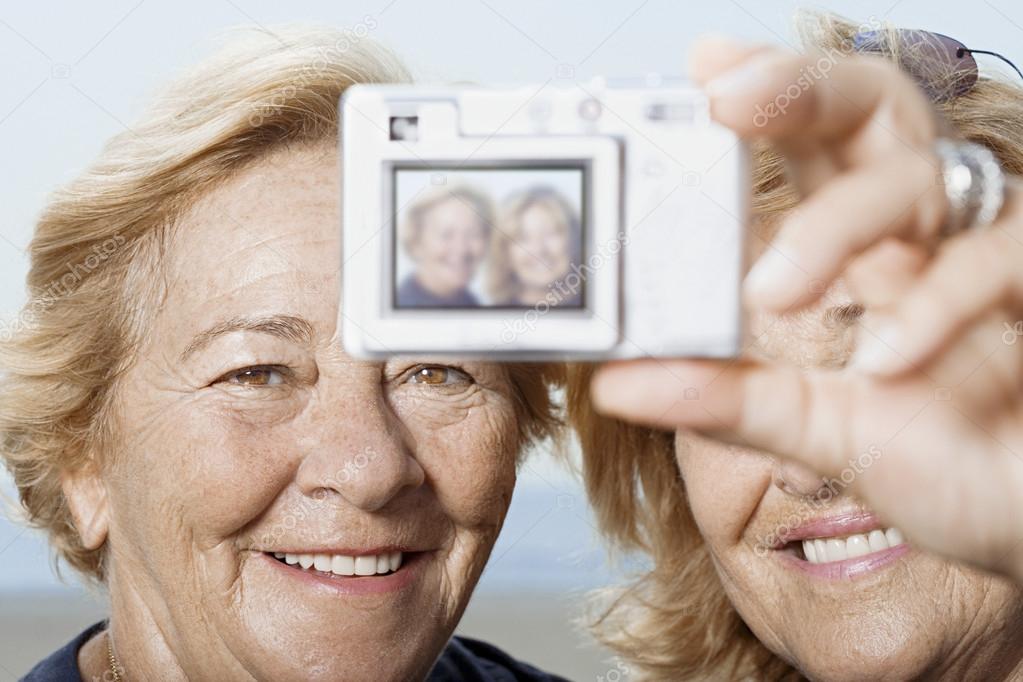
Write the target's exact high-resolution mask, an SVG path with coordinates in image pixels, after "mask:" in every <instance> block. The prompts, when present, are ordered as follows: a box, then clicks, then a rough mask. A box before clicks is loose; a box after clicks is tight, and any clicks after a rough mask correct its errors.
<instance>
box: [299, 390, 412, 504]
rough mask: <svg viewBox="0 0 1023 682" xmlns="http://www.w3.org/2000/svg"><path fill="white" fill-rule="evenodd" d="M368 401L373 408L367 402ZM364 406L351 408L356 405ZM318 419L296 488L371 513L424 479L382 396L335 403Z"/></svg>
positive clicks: (301, 466) (399, 424) (300, 469)
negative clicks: (314, 436) (331, 497)
mask: <svg viewBox="0 0 1023 682" xmlns="http://www.w3.org/2000/svg"><path fill="white" fill-rule="evenodd" d="M367 402H369V403H370V404H369V405H366V403H367ZM360 403H361V404H363V405H366V406H365V407H360V408H356V409H353V407H352V406H353V405H359V404H360ZM334 407H335V409H333V410H331V411H330V412H331V414H323V415H322V416H321V417H320V418H318V419H317V422H318V428H315V429H314V431H316V432H317V433H319V434H321V435H320V437H317V438H314V439H311V440H312V441H314V442H312V443H310V445H311V447H310V448H309V451H308V454H306V456H305V457H304V458H303V460H302V462H301V464H300V465H299V469H298V473H297V475H296V478H297V482H298V485H299V487H300V489H301V490H302V492H303V493H304V494H305V495H308V496H310V497H317V498H323V496H325V495H326V496H337V497H340V498H342V499H344V500H345V501H346V502H347V503H348V504H351V505H352V506H354V507H356V508H358V509H361V510H363V511H367V512H375V511H379V510H381V509H383V508H384V507H386V506H387V505H388V504H389V503H390V502H391V501H392V500H395V499H396V498H397V497H399V495H400V494H401V493H402V491H407V490H412V489H415V488H418V487H419V486H421V485H422V484H423V482H424V481H425V479H426V474H425V472H424V471H423V468H422V467H421V466H420V464H419V462H418V461H417V460H416V459H415V457H413V454H412V452H411V450H410V449H409V447H408V445H407V443H406V439H405V438H404V436H403V433H404V431H403V427H402V425H401V423H400V422H399V421H398V420H397V418H396V417H395V416H394V415H393V413H391V412H390V410H388V408H387V407H386V404H385V403H384V401H383V399H382V398H378V399H373V400H369V401H367V400H366V399H365V397H364V398H363V399H362V400H356V399H352V400H346V401H344V402H343V403H340V404H338V403H335V404H334Z"/></svg>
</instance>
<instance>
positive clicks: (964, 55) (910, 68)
mask: <svg viewBox="0 0 1023 682" xmlns="http://www.w3.org/2000/svg"><path fill="white" fill-rule="evenodd" d="M893 43H894V44H893ZM852 47H853V50H854V51H856V52H861V53H868V54H870V53H873V54H883V55H887V56H893V55H897V57H898V61H899V65H900V66H901V67H902V69H903V70H904V71H906V72H907V73H908V74H909V75H910V76H912V77H913V78H914V79H915V80H916V81H917V83H919V84H920V86H921V87H922V88H923V89H924V90H925V91H926V92H927V94H928V95H929V96H930V98H931V99H932V100H933V101H935V102H945V101H948V100H950V99H953V98H955V97H958V96H960V95H962V94H964V93H967V92H969V91H970V89H971V88H973V86H974V85H975V84H976V83H977V76H978V68H977V60H976V59H974V57H973V55H975V54H986V55H990V56H992V57H997V58H998V59H1001V60H1002V61H1003V62H1005V63H1006V64H1008V65H1009V66H1011V67H1012V70H1013V71H1015V72H1016V73H1017V74H1019V77H1020V78H1023V73H1021V72H1020V70H1019V69H1018V68H1017V67H1016V65H1015V64H1013V63H1012V62H1011V61H1009V60H1008V59H1007V58H1006V57H1004V56H1002V55H1000V54H998V53H997V52H990V51H988V50H974V49H971V48H968V47H966V46H965V45H963V44H962V43H961V42H959V41H958V40H956V39H955V38H949V37H948V36H946V35H942V34H940V33H934V32H932V31H921V30H918V29H907V28H900V29H894V30H891V31H860V32H859V33H857V34H856V35H854V36H853V46H852Z"/></svg>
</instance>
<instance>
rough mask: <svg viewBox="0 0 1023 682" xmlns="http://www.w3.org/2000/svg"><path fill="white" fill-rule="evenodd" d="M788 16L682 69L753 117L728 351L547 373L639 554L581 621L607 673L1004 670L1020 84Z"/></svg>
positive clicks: (616, 526) (1022, 300)
mask: <svg viewBox="0 0 1023 682" xmlns="http://www.w3.org/2000/svg"><path fill="white" fill-rule="evenodd" d="M802 29H803V32H804V37H805V40H804V42H805V43H806V45H807V47H808V48H809V50H808V53H807V54H805V55H799V54H792V53H789V52H785V51H781V50H778V49H775V48H770V47H765V46H753V45H747V44H743V43H739V42H735V41H732V40H728V39H725V38H716V39H708V40H705V41H703V42H701V43H699V44H698V45H697V46H696V47H695V49H694V51H693V53H692V59H691V64H690V68H691V71H692V74H693V76H694V78H695V80H696V81H697V82H699V83H701V84H703V85H704V87H705V88H706V91H707V93H708V94H709V95H710V98H711V107H712V113H713V115H714V117H715V118H716V119H717V120H719V121H720V122H722V123H723V124H725V125H728V126H730V127H731V128H733V129H734V130H736V131H737V132H738V133H740V134H741V135H743V136H746V137H750V138H756V139H757V140H758V146H757V153H756V156H755V176H754V181H755V194H754V198H753V208H754V214H755V217H756V219H755V221H754V223H753V226H752V228H751V236H752V237H753V238H752V240H751V246H752V247H753V248H752V251H753V252H752V253H751V254H750V255H751V256H757V255H760V257H759V260H758V262H757V264H756V265H755V267H754V269H753V271H752V272H751V274H750V276H749V277H748V279H747V282H746V298H747V301H748V303H749V306H750V308H751V315H750V329H749V332H750V334H749V338H750V343H749V347H748V349H747V352H746V353H745V354H744V357H742V358H740V359H738V360H731V361H714V360H687V361H684V360H665V359H660V360H656V361H653V360H651V361H635V362H623V363H614V364H612V365H610V366H607V367H603V368H600V369H599V370H595V368H593V367H590V366H578V367H576V368H574V369H573V370H572V374H571V379H570V390H569V401H570V411H571V420H572V422H573V423H574V425H575V427H576V429H577V430H578V433H579V437H580V440H581V444H582V448H583V470H584V476H585V481H586V487H587V490H588V492H589V495H590V497H591V500H592V503H593V506H594V508H595V510H596V514H597V518H598V520H599V523H600V526H601V528H602V530H603V532H604V533H605V535H606V536H607V538H608V539H609V540H610V542H611V544H612V545H613V546H614V547H615V548H617V549H618V550H619V551H622V552H627V553H629V552H636V553H639V554H641V555H643V556H646V557H648V558H649V568H648V570H646V571H644V572H642V573H641V574H639V575H638V576H637V577H636V579H635V580H634V581H632V582H631V583H628V584H625V585H623V586H622V587H621V588H616V589H610V590H608V591H607V592H606V593H605V597H606V601H603V602H602V604H601V606H600V610H599V612H598V613H597V615H596V618H595V621H594V623H593V624H594V626H595V629H596V632H597V633H598V635H599V637H600V638H601V639H602V641H604V642H605V643H607V644H608V645H610V646H611V647H612V648H613V649H615V650H616V651H617V652H618V653H619V654H620V655H621V656H622V657H623V658H624V659H625V665H627V666H628V667H629V669H630V671H631V673H632V675H631V679H654V680H684V679H696V680H702V679H763V680H779V679H803V678H810V679H821V680H878V679H891V680H906V679H918V678H925V679H942V680H1009V679H1013V680H1018V679H1023V592H1021V589H1020V583H1021V582H1023V427H1021V425H1023V343H1017V342H1016V338H1017V337H1016V336H1015V335H1014V331H1013V330H1015V329H1017V328H1018V327H1017V324H1016V321H1018V320H1019V319H1020V317H1019V316H1020V315H1021V314H1023V198H1021V196H1020V188H1021V184H1020V181H1019V178H1018V175H1019V174H1021V173H1023V88H1021V87H1020V85H1019V83H1010V82H1007V81H1005V80H1003V79H1001V78H988V77H980V78H978V76H977V71H976V65H975V63H974V61H973V56H972V55H971V53H970V50H969V49H968V48H966V47H964V46H962V45H961V44H958V43H957V42H956V41H953V40H952V39H950V38H946V37H945V36H938V35H936V34H926V33H923V32H921V31H914V30H895V29H882V28H878V27H873V28H870V29H863V28H858V27H856V26H854V25H852V24H850V23H847V22H845V21H843V20H839V19H837V18H835V17H831V16H828V15H819V16H818V15H813V16H807V17H805V18H804V23H803V24H802ZM920 48H926V49H920ZM896 64H898V65H899V66H901V67H902V68H901V70H900V69H898V68H896ZM821 67H827V70H826V71H825V69H824V68H821ZM815 73H816V74H817V76H813V74H815ZM815 78H816V80H815ZM914 81H916V82H914ZM794 83H796V84H800V83H802V84H805V85H806V87H802V86H801V85H799V86H796V87H794V88H793V87H791V86H792V84H794ZM918 86H922V88H921V87H918ZM928 96H929V97H928ZM970 143H973V144H972V145H971V144H970ZM991 154H993V158H992V156H991ZM995 159H997V162H1000V164H1001V166H1002V168H1003V169H1004V172H1005V174H1006V175H1007V176H1008V178H1007V184H1006V189H1005V202H1004V205H1003V206H1002V207H1001V210H1000V212H997V197H998V195H999V186H998V185H999V183H998V177H999V176H998V174H997V172H996V167H995V166H994V164H995ZM950 171H951V172H950ZM939 173H940V174H939ZM936 178H938V180H939V181H937V182H936ZM978 186H979V190H978ZM963 187H972V188H973V190H971V191H977V193H975V194H973V195H972V196H973V197H974V198H973V199H967V200H966V201H965V202H963V203H958V202H954V201H953V198H954V197H956V196H957V194H956V193H957V192H958V191H960V190H961V188H963ZM987 197H994V199H993V200H992V201H993V203H990V204H989V203H988V199H987ZM971 202H972V203H971ZM964 206H972V208H970V209H969V210H963V207H964ZM985 206H995V207H996V210H993V211H991V212H990V215H988V216H987V217H986V219H985V218H979V217H978V216H977V215H975V214H976V213H977V212H979V211H980V209H981V208H984V207H985ZM984 210H985V211H987V209H986V208H984ZM985 221H986V222H985ZM971 223H976V224H975V225H972V224H971ZM1007 330H1008V331H1007ZM1007 335H1008V336H1007ZM591 401H592V402H591Z"/></svg>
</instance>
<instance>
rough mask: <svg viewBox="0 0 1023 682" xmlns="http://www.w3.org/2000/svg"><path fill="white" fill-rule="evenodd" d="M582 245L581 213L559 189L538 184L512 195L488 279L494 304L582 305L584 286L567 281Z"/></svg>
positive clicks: (497, 233) (493, 245) (496, 236)
mask: <svg viewBox="0 0 1023 682" xmlns="http://www.w3.org/2000/svg"><path fill="white" fill-rule="evenodd" d="M581 248H582V227H581V223H580V220H579V215H578V213H577V212H576V211H575V209H573V208H572V206H571V205H570V204H569V203H568V201H567V200H566V199H565V197H564V196H562V195H561V194H560V193H559V192H558V191H557V190H556V189H554V188H551V187H546V186H540V187H533V188H531V189H528V190H526V191H524V192H521V193H519V194H516V195H514V196H512V197H511V198H510V199H509V200H507V201H506V202H505V204H504V205H503V206H502V207H501V212H500V218H499V219H498V225H497V229H496V230H495V231H494V238H493V240H492V241H491V247H490V259H489V262H488V264H489V267H488V277H487V284H488V290H489V293H490V296H491V299H492V300H493V302H494V304H495V305H508V306H533V305H537V304H538V303H540V302H541V301H544V302H546V303H547V304H548V305H552V306H555V305H556V306H561V307H565V308H568V307H576V306H579V305H580V304H581V302H582V295H583V292H582V290H581V288H579V287H576V288H575V289H573V288H571V287H567V286H566V285H565V283H564V280H565V278H566V276H567V275H568V274H569V272H570V269H571V267H572V264H573V263H574V264H578V263H579V260H580V251H581Z"/></svg>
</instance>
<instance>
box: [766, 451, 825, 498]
mask: <svg viewBox="0 0 1023 682" xmlns="http://www.w3.org/2000/svg"><path fill="white" fill-rule="evenodd" d="M772 481H773V483H774V485H775V486H777V487H778V488H780V489H781V490H782V491H783V492H785V493H787V494H789V495H794V496H796V497H816V496H817V495H819V494H820V492H821V490H823V489H824V487H825V485H826V484H827V481H826V480H825V479H824V477H823V476H821V475H820V474H817V473H814V472H813V471H812V470H810V469H807V468H806V467H805V466H803V465H802V464H799V463H797V462H792V461H790V460H785V459H780V458H775V460H774V472H773V475H772Z"/></svg>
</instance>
